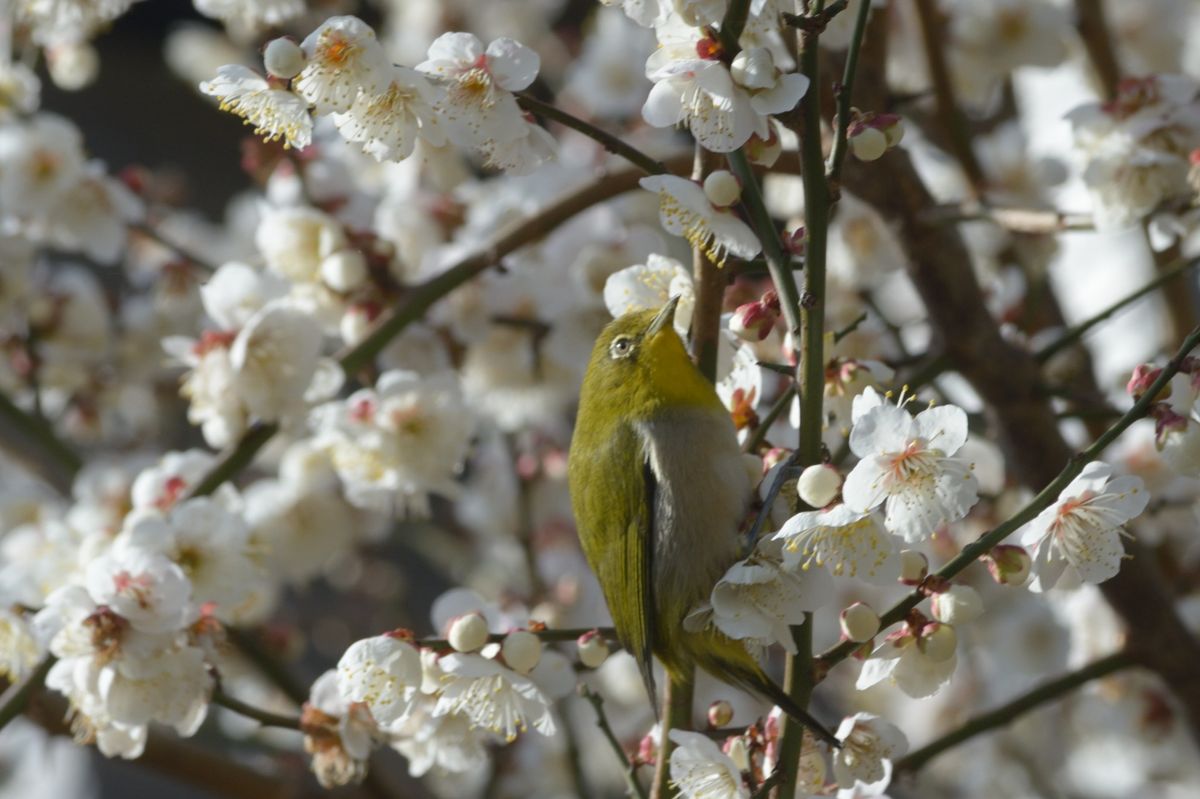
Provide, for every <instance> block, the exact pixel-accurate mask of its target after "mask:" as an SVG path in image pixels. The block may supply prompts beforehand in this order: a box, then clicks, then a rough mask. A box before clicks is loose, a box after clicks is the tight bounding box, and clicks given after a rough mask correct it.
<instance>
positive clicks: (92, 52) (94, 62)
mask: <svg viewBox="0 0 1200 799" xmlns="http://www.w3.org/2000/svg"><path fill="white" fill-rule="evenodd" d="M46 69H47V70H48V71H49V72H50V80H52V81H54V85H55V86H57V87H58V88H60V89H62V90H64V91H68V92H75V91H79V90H80V89H83V88H85V87H87V86H90V85H91V84H92V82H93V81H95V80H96V76H97V75H99V74H100V55H99V54H98V53H97V52H96V48H94V47H92V46H91V45H90V44H88V43H87V42H75V43H71V44H58V45H54V46H53V47H50V48H48V49H47V50H46Z"/></svg>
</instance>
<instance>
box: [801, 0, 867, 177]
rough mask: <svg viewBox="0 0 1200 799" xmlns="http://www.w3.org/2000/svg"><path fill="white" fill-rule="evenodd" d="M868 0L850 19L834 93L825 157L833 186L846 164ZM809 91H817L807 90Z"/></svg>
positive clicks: (861, 4) (814, 88)
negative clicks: (842, 65)
mask: <svg viewBox="0 0 1200 799" xmlns="http://www.w3.org/2000/svg"><path fill="white" fill-rule="evenodd" d="M871 5H872V4H871V2H870V0H863V2H862V3H860V4H859V7H858V16H857V17H855V18H854V33H853V35H852V36H851V37H850V47H849V49H848V50H847V51H846V66H845V68H844V69H843V70H842V82H841V84H840V85H839V86H838V87H837V89H836V91H835V96H836V98H837V129H836V130H835V131H834V133H833V152H832V153H830V156H829V171H828V177H829V182H830V183H831V184H837V182H838V181H839V180H841V177H842V164H843V163H845V161H846V151H847V150H848V149H849V147H848V145H849V141H848V139H847V132H848V131H849V130H850V109H851V107H852V106H851V101H852V100H853V99H854V98H853V96H852V94H853V92H854V75H855V73H856V72H857V71H858V54H859V52H860V51H861V50H862V42H863V36H864V35H865V34H866V31H867V17H869V16H870V15H871ZM809 89H810V90H811V91H817V90H818V89H817V87H813V86H810V87H809Z"/></svg>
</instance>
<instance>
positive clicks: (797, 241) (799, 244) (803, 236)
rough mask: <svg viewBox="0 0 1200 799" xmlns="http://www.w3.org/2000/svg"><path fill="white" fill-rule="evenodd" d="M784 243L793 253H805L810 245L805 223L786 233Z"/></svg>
mask: <svg viewBox="0 0 1200 799" xmlns="http://www.w3.org/2000/svg"><path fill="white" fill-rule="evenodd" d="M783 243H784V245H785V246H786V247H787V248H788V252H790V253H791V254H792V255H804V250H805V248H806V247H807V246H808V231H807V230H805V229H804V225H801V226H800V227H798V228H796V229H795V230H793V231H792V232H791V233H787V234H785V235H784V237H783Z"/></svg>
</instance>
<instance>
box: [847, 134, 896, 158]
mask: <svg viewBox="0 0 1200 799" xmlns="http://www.w3.org/2000/svg"><path fill="white" fill-rule="evenodd" d="M887 148H888V139H887V136H886V135H885V134H884V133H883V131H881V130H876V129H875V128H863V129H862V130H860V131H859V132H858V133H856V134H854V135H853V136H851V137H850V151H851V152H852V153H854V157H855V158H857V159H858V160H859V161H874V160H875V159H876V158H879V157H880V156H882V155H883V154H884V153H886V152H887Z"/></svg>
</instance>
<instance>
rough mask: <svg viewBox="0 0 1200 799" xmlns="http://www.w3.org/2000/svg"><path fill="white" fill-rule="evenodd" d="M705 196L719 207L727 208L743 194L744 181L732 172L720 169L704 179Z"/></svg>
mask: <svg viewBox="0 0 1200 799" xmlns="http://www.w3.org/2000/svg"><path fill="white" fill-rule="evenodd" d="M704 196H705V197H707V198H708V201H709V202H710V203H712V204H713V205H715V206H717V207H718V208H727V207H728V206H730V205H733V204H734V203H735V202H737V201H738V198H739V197H741V196H742V183H741V181H739V180H738V179H737V178H736V177H735V176H734V174H733V173H732V172H729V171H728V170H725V169H718V170H717V171H716V172H710V173H709V175H708V177H706V178H705V179H704Z"/></svg>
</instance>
